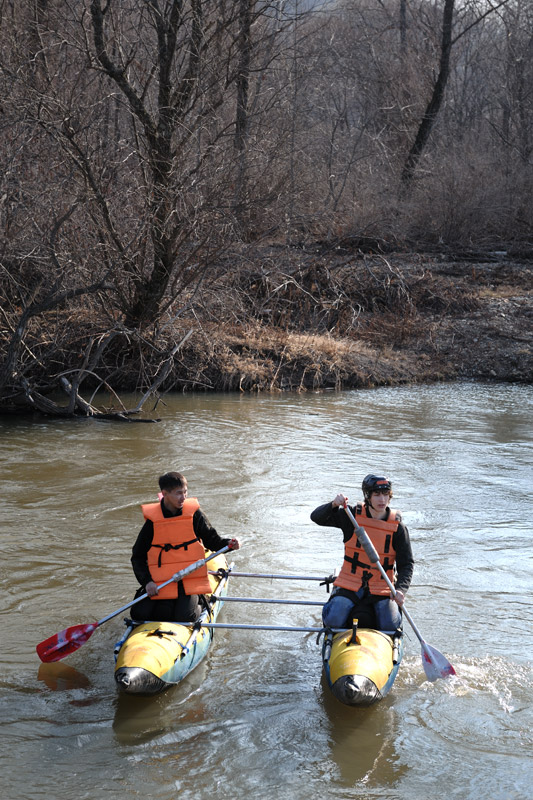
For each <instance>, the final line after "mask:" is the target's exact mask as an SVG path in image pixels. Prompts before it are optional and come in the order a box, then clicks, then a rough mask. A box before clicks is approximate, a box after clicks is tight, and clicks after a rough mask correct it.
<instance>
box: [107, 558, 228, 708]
mask: <svg viewBox="0 0 533 800" xmlns="http://www.w3.org/2000/svg"><path fill="white" fill-rule="evenodd" d="M208 555H209V553H208ZM219 569H220V570H221V573H220V574H215V575H213V574H211V572H216V571H217V570H219ZM228 574H229V573H228V566H227V562H226V559H225V557H224V555H220V556H217V557H216V558H214V559H213V560H212V561H211V562H210V575H209V580H210V583H211V587H212V591H213V594H212V595H211V597H208V598H207V597H206V599H207V600H208V604H209V607H208V608H207V609H206V610H205V611H204V612H203V613H202V615H201V617H200V619H199V620H198V622H214V621H215V620H216V618H217V616H218V613H219V611H220V609H221V608H222V605H223V598H224V596H225V595H226V594H227V582H228ZM213 635H214V632H213V629H212V628H204V627H200V626H199V625H196V626H193V625H192V624H191V625H181V624H180V623H178V622H144V623H136V622H134V621H132V620H127V630H126V633H125V635H124V636H123V637H122V638H121V639H120V640H119V641H118V642H117V644H116V645H115V682H116V684H117V686H118V688H119V690H120V691H121V692H125V693H127V694H143V695H150V694H158V693H159V692H163V691H165V689H168V688H169V687H170V686H175V685H176V684H177V683H180V681H182V680H183V679H184V678H185V677H186V676H187V675H188V674H189V672H191V671H192V670H193V669H194V668H195V667H196V666H198V664H199V663H200V661H202V659H203V658H204V656H205V655H206V653H207V651H208V649H209V645H210V644H211V641H212V639H213Z"/></svg>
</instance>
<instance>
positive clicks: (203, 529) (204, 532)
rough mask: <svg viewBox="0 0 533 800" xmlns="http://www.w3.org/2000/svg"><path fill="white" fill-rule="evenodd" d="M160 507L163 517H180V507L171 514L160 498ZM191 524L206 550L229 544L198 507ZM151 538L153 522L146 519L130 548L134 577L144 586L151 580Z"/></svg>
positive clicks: (215, 549) (214, 549)
mask: <svg viewBox="0 0 533 800" xmlns="http://www.w3.org/2000/svg"><path fill="white" fill-rule="evenodd" d="M161 509H162V511H163V516H164V517H173V516H176V517H180V516H181V514H182V511H181V509H179V511H178V513H177V514H172V513H171V512H170V511H169V510H168V509H167V508H166V506H165V505H164V504H163V501H162V500H161ZM192 526H193V530H194V532H195V534H196V536H197V537H198V539H200V541H201V542H202V543H203V545H204V547H206V548H207V549H208V550H212V551H213V552H216V551H217V550H220V549H222V547H225V546H226V545H227V544H229V541H230V540H229V539H222V538H221V537H220V536H219V535H218V533H217V532H216V530H215V529H214V528H213V527H212V526H211V524H210V522H209V520H208V519H207V517H206V516H205V514H204V513H203V511H202V510H201V509H200V508H199V509H198V510H197V511H195V512H194V516H193V518H192ZM153 538H154V523H153V522H152V520H151V519H147V520H146V522H145V523H144V525H143V526H142V528H141V530H140V532H139V535H138V536H137V541H136V542H135V544H134V545H133V548H132V550H131V565H132V567H133V571H134V573H135V577H136V578H137V580H138V581H139V583H140V584H141V586H146V584H147V583H149V582H150V581H151V580H152V576H151V575H150V570H149V569H148V550H149V549H150V548H151V546H152V541H153ZM180 583H181V581H180Z"/></svg>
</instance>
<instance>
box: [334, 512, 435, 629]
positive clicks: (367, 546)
mask: <svg viewBox="0 0 533 800" xmlns="http://www.w3.org/2000/svg"><path fill="white" fill-rule="evenodd" d="M344 510H345V511H346V513H347V514H348V516H349V517H350V520H351V522H352V523H353V526H354V528H355V533H356V535H357V538H358V539H359V541H360V542H361V546H362V548H363V550H364V551H365V553H366V554H367V556H368V557H369V559H370V561H372V563H373V564H375V565H376V567H377V568H378V569H379V571H380V572H381V576H382V578H383V580H384V581H385V583H386V584H387V586H388V587H389V589H390V590H391V592H392V596H393V597H396V589H395V587H394V584H393V583H392V581H391V579H390V578H389V576H388V575H387V573H386V572H385V570H384V569H383V567H382V566H381V562H380V560H379V556H378V554H377V550H376V548H375V547H374V545H373V544H372V542H371V540H370V537H369V536H368V534H367V532H366V531H365V529H364V528H362V527H361V525H359V524H358V523H357V521H356V519H355V517H354V515H353V514H352V512H351V511H350V509H349V507H348V505H345V506H344ZM401 608H402V614H403V615H404V616H405V618H406V620H407V622H408V623H409V625H410V626H411V628H412V629H413V630H414V632H415V634H416V637H417V639H418V641H419V642H420V644H421V645H425V644H426V643H425V641H424V639H423V638H422V636H421V635H420V631H419V630H418V628H417V627H416V625H415V623H414V622H413V619H412V618H411V615H410V614H409V612H408V611H407V609H406V608H405V605H402V607H401Z"/></svg>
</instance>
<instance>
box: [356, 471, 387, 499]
mask: <svg viewBox="0 0 533 800" xmlns="http://www.w3.org/2000/svg"><path fill="white" fill-rule="evenodd" d="M362 489H363V495H364V496H365V500H368V499H369V497H370V495H371V494H372V492H379V491H380V490H382V489H386V490H387V491H388V492H392V484H391V482H390V480H389V479H388V478H384V477H383V476H381V475H367V476H366V478H364V479H363V484H362Z"/></svg>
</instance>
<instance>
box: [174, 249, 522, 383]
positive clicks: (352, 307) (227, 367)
mask: <svg viewBox="0 0 533 800" xmlns="http://www.w3.org/2000/svg"><path fill="white" fill-rule="evenodd" d="M475 255H476V254H463V256H462V258H461V257H453V256H448V255H445V254H438V255H420V254H417V255H404V254H390V253H389V254H386V255H376V254H363V253H359V254H355V255H354V254H353V253H349V252H345V251H343V249H342V248H341V247H339V248H338V251H337V252H335V253H334V255H332V254H331V253H325V254H324V253H322V254H321V253H316V254H314V255H312V256H310V255H309V254H304V253H296V254H295V253H292V254H287V252H284V254H283V256H282V257H281V258H279V257H278V254H277V253H276V252H275V251H270V252H269V253H268V257H266V256H265V254H263V257H262V258H261V259H259V260H258V262H257V264H255V265H254V268H253V269H252V270H250V267H249V265H248V267H247V270H246V273H245V274H244V273H243V272H242V271H239V272H237V273H236V275H235V277H234V279H233V280H232V281H231V282H230V284H229V285H228V284H226V285H225V292H226V293H227V294H226V298H225V299H224V289H221V288H220V287H219V291H220V292H221V294H222V298H219V305H220V308H218V319H217V321H215V320H213V319H207V320H206V321H205V322H204V323H203V324H202V326H201V327H200V328H198V329H195V331H194V332H193V334H192V335H191V336H190V338H189V340H188V341H187V344H186V345H185V346H184V348H183V349H182V350H181V351H180V354H179V357H178V361H179V365H180V368H179V369H177V370H176V373H178V374H180V375H182V376H186V378H185V380H182V379H178V380H177V382H176V383H175V386H176V388H181V389H186V388H187V385H190V386H192V387H194V388H204V389H210V390H217V391H272V390H281V391H283V390H291V391H295V390H296V391H309V390H320V389H328V388H335V389H343V388H358V387H372V386H381V385H394V384H406V383H420V382H431V381H442V380H457V379H477V380H495V381H511V382H521V383H531V382H533V269H532V260H531V257H518V258H517V257H505V256H504V254H501V253H500V254H496V255H491V256H490V257H489V256H487V257H485V260H474V259H475ZM478 257H479V256H478ZM230 296H231V298H232V301H231V308H232V317H233V319H232V317H231V316H229V315H225V314H223V313H222V308H223V307H224V306H226V307H227V300H228V298H229V297H230ZM216 307H217V304H215V308H216ZM181 325H182V326H183V325H184V321H182V322H181ZM187 382H188V383H187Z"/></svg>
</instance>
